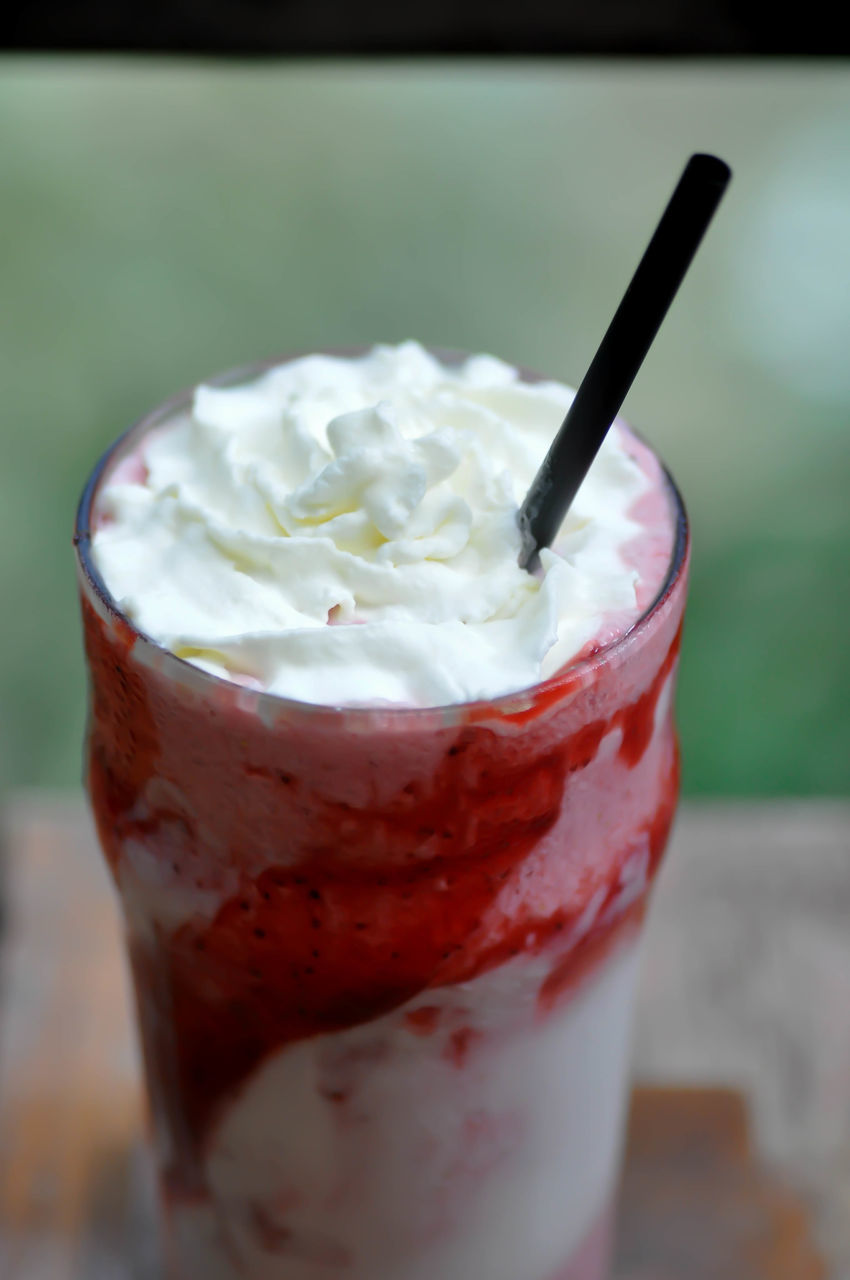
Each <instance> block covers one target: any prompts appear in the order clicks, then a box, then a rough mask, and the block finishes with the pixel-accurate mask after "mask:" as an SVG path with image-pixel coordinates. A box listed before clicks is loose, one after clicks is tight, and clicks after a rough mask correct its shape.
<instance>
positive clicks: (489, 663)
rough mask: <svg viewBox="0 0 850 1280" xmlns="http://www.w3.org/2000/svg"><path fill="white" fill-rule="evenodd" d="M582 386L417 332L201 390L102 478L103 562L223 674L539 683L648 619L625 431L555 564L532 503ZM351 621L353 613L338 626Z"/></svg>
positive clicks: (97, 542) (335, 688)
mask: <svg viewBox="0 0 850 1280" xmlns="http://www.w3.org/2000/svg"><path fill="white" fill-rule="evenodd" d="M572 394H573V393H572V392H571V391H570V390H569V389H568V388H567V387H564V386H561V385H559V384H557V383H554V382H546V383H539V384H535V385H530V384H527V383H523V382H522V381H520V379H519V375H518V373H517V371H516V370H515V369H513V368H512V367H511V366H509V365H506V364H504V363H502V362H501V361H499V360H496V359H494V358H492V357H489V356H474V357H471V358H470V359H468V360H467V361H466V362H465V363H464V364H462V365H460V366H459V367H453V368H448V367H446V366H443V365H442V364H440V363H439V362H438V361H437V360H435V359H434V358H433V357H432V356H431V355H429V354H428V353H427V352H426V351H425V350H424V349H423V348H422V347H420V346H419V345H418V344H416V343H413V342H408V343H404V344H402V345H401V346H398V347H376V348H375V349H374V350H373V351H372V352H370V353H369V354H368V355H366V356H363V357H360V358H357V359H339V358H331V357H328V356H309V357H306V358H304V359H300V360H295V361H293V362H292V363H290V364H286V365H282V366H280V367H278V368H275V369H272V370H271V371H270V372H268V373H266V374H265V375H264V376H262V377H261V378H259V379H258V380H256V381H255V382H252V383H250V384H247V385H242V386H238V387H233V388H229V389H217V388H212V387H199V388H198V390H197V391H196V394H195V398H194V406H193V410H192V413H191V415H187V416H184V417H182V418H180V419H178V420H177V421H175V422H174V423H173V424H171V425H170V426H168V427H166V428H165V429H162V430H160V431H157V432H154V433H151V435H150V436H149V437H148V438H147V439H146V440H145V441H143V443H142V445H141V447H140V454H139V455H137V458H136V461H137V462H140V463H143V464H144V467H142V466H138V467H137V468H136V470H135V471H133V470H132V468H129V467H127V466H126V465H125V466H123V467H120V468H119V469H118V470H117V472H116V473H115V475H114V476H113V477H112V479H111V480H110V481H109V482H108V483H107V484H106V486H105V487H104V489H103V491H102V493H101V495H100V499H99V504H98V528H97V531H96V533H95V535H94V539H93V555H94V559H95V563H96V565H97V567H98V569H99V570H100V572H101V574H102V576H103V579H104V581H105V583H106V585H107V587H108V588H109V590H110V592H111V593H112V595H113V597H114V598H115V599H116V600H117V602H118V603H119V605H120V607H121V608H122V609H123V610H124V611H125V612H126V613H127V615H128V616H129V617H130V618H132V619H133V621H134V622H135V623H136V625H137V626H138V627H139V628H140V629H141V630H142V631H144V632H146V633H147V634H148V635H150V636H152V637H153V638H154V639H155V640H157V641H158V642H160V643H161V644H162V645H164V646H165V647H166V648H169V649H171V650H173V651H174V652H175V653H176V654H178V655H179V656H180V657H183V658H186V659H188V660H189V661H190V662H193V663H195V664H196V665H197V666H199V667H202V668H204V669H206V670H208V671H211V672H214V673H215V674H218V675H222V676H225V677H230V678H235V679H238V680H243V681H246V682H248V683H251V684H256V685H257V686H259V687H262V688H265V689H268V690H269V691H271V692H273V693H277V694H281V695H284V696H287V697H292V698H298V699H301V700H304V701H308V702H321V703H327V704H346V705H348V704H357V703H370V704H375V703H379V704H380V703H390V704H399V703H400V704H405V705H418V706H440V705H444V704H448V703H456V702H465V701H471V700H474V699H478V698H491V697H495V696H498V695H499V694H503V693H507V692H510V691H512V690H515V689H521V688H525V687H527V686H529V685H531V684H534V683H536V682H537V681H539V680H540V679H541V677H545V676H546V675H549V674H551V673H552V672H554V671H556V670H557V669H558V668H559V667H560V666H562V665H563V664H564V663H565V662H567V661H568V660H569V659H570V658H571V657H573V656H574V655H575V654H576V653H577V652H578V651H579V650H581V648H582V647H583V646H584V645H585V644H586V643H587V642H588V641H590V640H591V639H593V638H594V637H596V636H597V635H598V634H599V633H600V629H601V628H602V627H603V624H604V621H605V619H606V618H607V617H610V616H612V615H615V616H616V617H617V618H618V620H620V621H622V620H623V619H624V618H625V619H629V618H630V619H631V620H632V621H634V620H635V619H636V617H637V614H638V612H639V611H638V608H637V604H636V595H635V588H636V582H637V574H636V572H635V570H634V569H633V568H631V567H629V566H628V565H627V564H626V562H625V561H624V559H623V555H622V552H623V548H624V546H626V545H627V544H628V543H629V541H630V540H631V539H632V538H633V537H634V536H635V535H636V533H638V531H639V529H638V526H637V525H636V524H635V523H634V521H633V520H632V519H630V516H629V512H630V510H631V509H632V508H633V505H634V503H635V502H636V501H637V499H639V498H640V497H641V496H642V495H643V494H644V493H646V492H647V490H648V489H649V488H650V487H651V481H650V480H649V479H648V477H647V475H646V474H645V472H644V471H643V470H642V469H641V467H640V465H639V464H638V462H637V461H636V460H635V459H634V458H633V457H632V456H631V454H630V448H631V449H632V450H633V448H634V442H633V441H631V440H630V438H629V437H628V435H627V433H625V432H623V431H621V430H619V428H616V427H615V428H614V429H613V430H612V431H611V432H610V433H609V436H608V438H607V440H606V442H605V444H604V445H603V447H602V450H601V451H600V453H599V455H598V457H597V459H596V461H595V462H594V464H593V467H592V468H591V471H590V473H589V475H588V477H587V479H586V480H585V483H584V484H583V485H582V488H581V490H580V491H579V494H578V495H577V497H576V499H575V502H574V503H573V506H572V508H571V511H570V513H569V515H568V517H567V519H566V521H565V523H564V526H563V528H562V530H561V534H560V537H559V539H558V542H557V544H556V549H557V552H558V554H555V552H554V551H551V552H550V551H546V552H544V553H543V555H542V557H541V559H542V567H543V573H542V575H541V576H539V577H532V576H531V575H530V574H528V573H526V572H525V571H524V570H522V569H520V568H519V566H518V564H517V557H518V554H519V549H520V538H519V532H518V529H517V525H516V512H517V507H518V505H519V503H520V502H521V500H522V498H523V496H524V494H525V492H526V490H527V488H528V485H529V483H530V481H531V479H532V477H533V475H534V473H535V471H536V470H537V467H538V465H539V463H540V461H541V460H542V458H543V456H544V454H545V452H546V450H547V448H548V446H549V444H550V443H551V440H552V437H553V436H554V434H555V432H556V430H557V428H558V426H559V425H560V422H561V420H562V418H563V416H564V413H565V411H566V409H567V407H568V406H569V404H570V401H571V399H572ZM339 624H354V625H339Z"/></svg>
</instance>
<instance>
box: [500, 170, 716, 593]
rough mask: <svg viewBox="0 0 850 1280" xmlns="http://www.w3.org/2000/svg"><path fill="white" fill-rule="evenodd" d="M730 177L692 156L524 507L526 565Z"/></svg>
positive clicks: (576, 479)
mask: <svg viewBox="0 0 850 1280" xmlns="http://www.w3.org/2000/svg"><path fill="white" fill-rule="evenodd" d="M731 176H732V171H731V169H730V168H729V166H728V164H726V163H724V161H723V160H719V159H718V158H717V156H709V155H693V156H691V158H690V160H689V161H688V163H687V164H686V165H685V169H684V172H683V174H682V176H681V178H680V179H679V182H678V185H677V187H676V190H675V191H674V192H673V194H672V196H671V197H670V203H669V204H668V205H667V208H666V209H665V210H664V213H663V214H662V215H661V221H660V222H659V224H658V226H657V227H656V228H655V234H654V235H653V237H652V239H651V240H650V242H649V244H648V245H647V247H646V252H645V253H644V255H643V257H642V258H641V260H640V263H639V265H638V268H637V271H636V272H635V273H634V275H633V276H632V280H631V283H630V285H629V287H628V289H627V290H626V292H625V294H624V295H623V300H622V302H621V303H620V305H619V307H618V308H617V311H616V313H615V315H614V319H613V320H612V321H611V323H610V325H609V326H608V331H607V333H606V334H605V337H604V338H603V339H602V342H601V343H600V344H599V350H598V351H597V352H596V355H595V356H594V357H593V360H592V361H591V364H590V368H589V369H588V371H587V373H586V374H585V375H584V378H583V380H582V383H581V386H580V387H579V389H578V391H577V392H576V397H575V399H574V400H573V402H572V404H571V405H570V408H569V410H568V412H567V416H566V418H564V421H563V424H562V425H561V428H560V430H559V432H558V434H557V436H556V437H555V439H554V440H553V442H552V445H551V447H550V449H549V452H548V453H547V455H546V457H545V458H544V460H543V463H542V465H541V467H540V470H539V471H538V472H537V475H536V476H535V477H534V480H533V481H532V484H531V488H530V489H529V491H528V494H527V495H526V499H525V501H524V502H523V504H522V506H521V507H520V510H519V517H518V518H519V527H520V531H521V533H522V542H523V545H522V552H521V554H520V561H519V562H520V564H521V565H522V566H523V567H524V568H527V569H532V568H534V566H535V564H536V562H537V555H538V552H539V551H540V549H541V547H548V546H549V545H550V543H551V542H552V541H553V539H554V538H555V535H556V534H557V532H558V530H559V528H560V527H561V522H562V520H563V519H564V516H565V515H566V514H567V511H568V510H569V508H570V504H571V503H572V500H573V498H574V497H575V496H576V493H577V492H578V489H579V486H580V485H581V482H582V480H583V479H584V477H585V476H586V475H587V472H588V469H589V467H590V464H591V462H592V461H593V459H594V458H595V457H596V454H597V451H598V449H599V446H600V445H601V444H602V441H603V440H604V438H605V434H606V432H607V431H608V428H609V427H610V426H611V423H612V422H613V421H614V419H615V418H616V416H617V414H618V413H619V411H620V406H621V405H622V403H623V401H624V400H625V398H626V394H627V392H628V390H629V387H630V386H631V385H632V382H633V381H634V378H635V375H636V374H637V371H638V369H639V368H640V367H641V365H642V364H643V360H644V357H645V355H646V353H647V351H648V350H649V348H650V346H651V345H652V341H653V339H654V337H655V335H656V333H657V332H658V329H659V326H660V325H661V322H662V320H663V319H664V317H665V315H666V314H667V309H668V307H669V306H670V303H671V302H672V301H673V298H674V297H675V296H676V290H677V289H678V288H679V285H680V284H681V283H682V280H683V279H684V276H685V272H686V271H687V269H688V267H689V266H690V264H691V259H692V258H693V256H694V254H695V253H696V251H697V248H698V247H699V243H700V241H701V240H702V237H703V235H704V234H705V231H706V228H707V227H708V224H709V223H710V222H711V219H712V217H713V215H714V211H715V209H716V208H717V206H718V204H719V203H720V198H721V196H722V195H723V192H724V191H725V190H726V185H727V183H728V182H729V179H730V177H731Z"/></svg>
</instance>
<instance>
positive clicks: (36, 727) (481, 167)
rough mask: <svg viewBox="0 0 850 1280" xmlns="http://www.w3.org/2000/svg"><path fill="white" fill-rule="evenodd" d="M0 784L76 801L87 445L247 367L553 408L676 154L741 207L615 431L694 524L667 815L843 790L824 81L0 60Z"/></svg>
mask: <svg viewBox="0 0 850 1280" xmlns="http://www.w3.org/2000/svg"><path fill="white" fill-rule="evenodd" d="M0 119H2V122H3V125H2V135H0V184H2V186H1V187H0V191H2V195H1V196H0V199H1V200H2V205H0V207H2V250H0V252H2V259H3V261H2V290H3V294H2V297H3V303H2V310H0V334H2V336H0V371H2V395H3V403H4V416H3V420H2V427H0V432H2V465H0V535H2V536H0V590H2V598H3V599H4V601H5V605H6V607H5V616H4V621H3V625H2V637H3V638H2V662H0V744H2V746H0V751H2V753H3V755H4V757H5V759H4V763H3V766H2V771H3V772H4V773H5V776H6V780H7V782H9V783H16V784H70V785H74V784H76V782H77V780H78V778H79V751H80V746H79V744H80V737H81V733H82V720H83V686H84V675H83V667H82V661H81V656H80V645H79V639H78V620H77V606H76V599H75V590H74V580H73V565H72V557H71V548H70V528H71V521H72V516H73V509H74V505H75V501H76V498H77V495H78V492H79V490H80V487H81V485H82V483H83V480H84V478H85V476H86V473H87V471H88V469H89V468H90V466H91V464H92V463H93V462H94V460H95V458H96V457H97V456H98V454H99V453H100V452H101V450H102V449H103V448H104V446H105V445H106V444H107V443H108V442H109V441H110V439H111V438H112V437H113V436H115V435H116V434H117V433H118V431H120V430H121V429H122V428H123V427H124V426H125V425H127V424H128V423H129V422H131V421H132V420H133V419H134V418H135V417H137V416H138V415H139V414H141V413H142V412H143V411H144V410H146V409H147V408H149V407H151V406H152V405H154V404H155V403H156V402H158V401H159V400H161V399H163V398H165V397H166V396H167V395H169V394H171V393H172V392H174V391H176V390H178V389H179V388H181V387H183V386H184V385H187V384H189V383H192V382H193V381H196V380H198V379H201V378H203V377H204V376H206V375H209V374H211V373H213V372H215V371H217V370H219V369H222V368H226V367H229V366H231V365H236V364H239V363H240V362H243V361H247V360H251V359H253V358H257V357H261V356H268V355H273V354H277V353H280V352H284V351H286V350H288V349H303V348H312V347H319V346H322V345H325V346H327V345H333V344H344V343H360V342H371V341H373V340H383V341H395V340H399V339H403V338H406V337H410V336H415V337H418V338H420V339H421V340H422V341H425V342H430V343H434V344H439V345H445V346H457V347H464V348H468V349H471V350H486V351H492V352H494V353H496V354H498V355H501V356H503V357H505V358H507V359H510V360H513V361H516V362H519V363H524V364H526V365H529V366H531V367H535V368H539V369H542V370H544V371H546V372H548V373H551V374H553V375H557V376H560V377H562V378H564V379H566V380H568V381H572V382H575V381H576V380H577V379H579V378H580V377H581V375H582V373H583V371H584V369H585V367H586V364H587V362H588V360H589V359H590V357H591V355H592V352H593V350H594V347H595V344H596V343H597V341H598V340H599V338H600V336H601V334H602V332H603V330H604V328H605V325H606V324H607V322H608V320H609V318H610V316H611V314H612V312H613V309H614V306H615V305H616V303H617V301H618V300H619V295H620V292H621V290H622V288H623V286H624V284H625V282H626V280H627V279H628V277H629V275H630V273H631V271H632V269H633V268H634V266H635V264H636V262H637V259H638V256H639V254H640V252H641V251H642V249H643V246H644V244H645V241H646V239H647V237H648V235H649V233H650V231H651V229H652V226H653V225H654V222H655V219H656V218H657V216H658V214H659V213H660V210H661V207H662V205H663V203H664V201H665V200H666V198H667V195H668V193H669V191H670V190H671V188H672V185H673V183H674V181H675V179H676V177H677V176H678V173H679V170H680V169H681V166H682V164H683V162H684V160H685V159H686V157H687V155H688V154H689V153H690V152H691V151H694V150H712V151H716V152H718V153H719V154H720V155H722V156H723V157H724V158H726V159H727V160H729V161H730V163H731V164H732V165H733V168H734V169H735V179H734V183H733V185H732V187H731V188H730V192H729V195H728V196H727V199H726V201H725V204H724V206H723V208H722V210H721V213H720V215H719V217H718V220H717V223H716V225H715V226H714V227H713V228H712V229H711V231H710V233H709V237H708V239H707V241H706V243H705V245H704V247H703V249H702V251H701V253H700V255H699V257H698V260H697V262H696V264H695V266H694V268H693V270H692V273H691V275H690V276H689V278H688V281H687V282H686V285H685V286H684V288H683V291H682V293H681V295H680V297H679V299H678V300H677V302H676V303H675V305H674V308H673V310H672V311H671V313H670V316H669V318H668V320H667V322H666V324H665V326H664V328H663V330H662V332H661V335H660V336H659V338H658V340H657V342H656V345H655V347H654V348H653V350H652V352H651V354H650V356H649V358H648V360H647V363H646V365H645V367H644V370H643V372H642V373H641V375H640V377H639V379H638V382H637V383H636V385H635V387H634V389H633V391H632V392H631V394H630V396H629V398H628V400H627V402H626V416H627V417H629V418H630V420H631V421H632V422H633V423H634V424H635V425H636V426H638V427H639V428H641V429H642V430H643V431H644V432H645V434H647V435H648V436H649V437H650V439H651V440H652V441H653V442H654V443H655V444H656V446H657V447H658V448H659V449H660V451H661V452H662V454H663V455H664V456H665V458H666V460H667V461H668V463H669V464H670V466H671V468H672V469H673V471H674V473H675V474H676V476H677V478H678V480H679V482H680V484H681V487H682V489H683V491H684V493H685V496H686V500H687V502H688V506H689V508H690V512H691V517H692V522H693V527H694V540H695V551H694V568H693V585H692V592H691V604H690V610H689V617H688V625H687V634H686V644H685V652H684V660H683V667H682V676H681V692H680V699H679V707H680V720H681V726H682V737H683V745H684V752H685V786H686V790H687V791H688V792H689V793H690V794H725V795H732V794H741V795H777V794H812V793H823V794H838V793H846V792H847V790H848V778H849V777H850V725H848V720H850V715H848V708H850V679H848V660H847V636H848V621H850V592H848V590H847V587H848V572H847V554H848V528H850V517H848V492H850V474H848V473H850V439H848V411H849V410H850V147H848V146H847V137H848V129H850V77H848V71H847V69H846V68H845V67H844V66H843V65H842V64H834V65H830V64H825V63H818V64H806V63H800V62H796V63H777V64H769V63H767V64H765V63H757V64H756V63H754V64H747V63H745V62H736V63H722V62H720V63H718V62H715V63H711V64H699V63H693V62H679V63H676V62H672V63H669V62H668V63H656V62H649V61H644V62H640V63H629V62H622V61H616V62H604V63H596V62H592V61H580V62H551V63H548V62H533V63H532V62H520V61H517V62H506V61H492V62H487V61H474V62H464V61H453V62H439V61H420V62H411V63H405V62H390V63H368V62H341V63H310V62H300V63H297V64H295V63H271V64H269V63H266V64H254V65H251V64H248V63H234V64H228V65H221V64H211V63H204V62H199V61H185V62H178V61H168V60H145V61H142V60H122V59H99V60H95V59H90V60H86V59H64V60H62V59H51V58H42V59H37V60H25V59H20V58H16V59H11V58H7V59H6V60H5V61H4V62H0Z"/></svg>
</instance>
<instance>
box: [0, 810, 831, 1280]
mask: <svg viewBox="0 0 850 1280" xmlns="http://www.w3.org/2000/svg"><path fill="white" fill-rule="evenodd" d="M6 816H7V823H6V828H7V839H6V856H5V859H4V862H5V880H6V890H7V892H6V894H5V897H6V900H7V919H6V923H5V929H4V933H3V940H2V948H0V1280H155V1277H157V1276H158V1275H159V1272H158V1270H157V1263H156V1247H155V1237H154V1229H153V1207H152V1192H151V1187H150V1174H149V1169H148V1165H147V1161H146V1157H145V1152H144V1147H143V1144H142V1143H141V1142H140V1133H141V1114H142V1113H141V1106H140V1099H139V1085H138V1066H137V1059H136V1049H135V1043H134V1039H133V1035H132V1028H131V1022H130V1015H129V1002H128V997H127V988H126V978H125V972H124V968H123V964H122V962H121V951H120V937H119V929H118V920H117V913H116V911H115V909H114V903H113V899H112V893H111V888H110V886H109V884H108V882H107V878H106V875H105V872H104V870H103V868H102V866H101V863H100V860H99V856H98V854H97V852H96V849H95V844H94V839H93V836H92V832H91V828H90V825H89V822H88V819H87V817H86V813H85V809H84V806H83V803H82V800H81V799H79V798H77V797H67V796H66V797H63V796H54V795H46V794H38V793H29V794H22V795H18V796H15V797H13V798H12V802H11V804H9V805H8V806H7V815H6ZM635 1059H636V1071H637V1075H638V1077H639V1079H640V1080H641V1082H642V1084H641V1087H640V1088H639V1089H638V1090H637V1091H636V1093H635V1095H634V1098H633V1107H632V1118H631V1125H630V1136H629V1147H628V1153H627V1161H626V1173H625V1178H624V1186H623V1196H622V1212H621V1229H620V1242H619V1247H618V1257H617V1266H616V1275H617V1280H721V1277H722V1278H723V1280H727V1278H729V1277H731V1278H732V1280H760V1278H762V1277H763V1278H764V1280H767V1278H768V1277H770V1278H771V1280H821V1278H825V1277H829V1280H850V804H844V803H840V802H812V803H793V804H785V803H783V804H775V803H770V804H752V803H747V804H712V805H703V806H686V807H685V809H684V811H683V813H682V815H681V816H680V819H679V821H678V825H677V828H676V832H675V836H674V840H673V844H672V846H671V849H670V853H669V855H668V862H667V865H666V867H665V868H664V872H663V875H662V877H661V882H660V885H659V888H658V891H657V894H656V899H655V903H654V906H653V909H652V911H651V913H650V925H649V930H648V937H647V945H646V950H645V963H644V973H643V983H642V988H641V995H640V1002H639V1010H638V1024H637V1038H636V1049H635ZM198 1280H203V1278H202V1277H198ZM435 1280H438V1278H437V1277H435Z"/></svg>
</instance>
